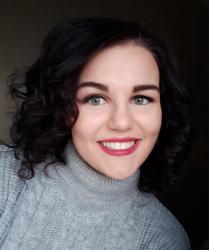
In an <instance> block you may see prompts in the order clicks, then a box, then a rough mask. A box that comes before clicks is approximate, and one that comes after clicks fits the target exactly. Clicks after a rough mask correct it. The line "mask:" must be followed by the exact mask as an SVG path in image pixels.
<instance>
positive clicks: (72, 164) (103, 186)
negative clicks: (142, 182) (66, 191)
mask: <svg viewBox="0 0 209 250" xmlns="http://www.w3.org/2000/svg"><path fill="white" fill-rule="evenodd" d="M64 155H65V160H66V166H64V167H63V168H58V169H57V171H58V172H59V174H60V175H61V177H62V178H63V179H64V180H65V182H67V183H68V185H69V186H70V187H71V188H72V189H73V190H74V191H76V193H78V194H80V195H82V196H85V197H88V198H93V199H97V200H106V201H113V200H119V199H121V198H122V199H123V198H125V197H128V196H130V195H131V194H134V193H136V191H138V181H139V175H140V171H139V170H137V171H136V172H135V173H134V174H133V175H132V176H130V177H128V178H127V179H125V180H115V179H112V178H110V177H107V176H105V175H103V174H101V173H100V172H98V171H96V170H94V169H93V168H92V167H90V166H89V165H88V164H87V163H86V162H85V161H84V160H83V159H82V158H81V157H80V155H79V154H78V152H77V151H76V149H75V147H74V145H73V143H72V142H70V143H68V145H67V147H66V150H65V154H64Z"/></svg>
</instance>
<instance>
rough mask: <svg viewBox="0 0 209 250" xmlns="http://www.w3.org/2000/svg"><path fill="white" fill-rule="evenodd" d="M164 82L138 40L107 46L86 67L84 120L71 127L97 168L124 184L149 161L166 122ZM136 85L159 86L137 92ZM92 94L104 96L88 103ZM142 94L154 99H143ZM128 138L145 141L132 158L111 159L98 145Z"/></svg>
mask: <svg viewBox="0 0 209 250" xmlns="http://www.w3.org/2000/svg"><path fill="white" fill-rule="evenodd" d="M159 81H160V74H159V69H158V66H157V63H156V61H155V59H154V57H153V56H152V54H151V52H150V51H149V50H147V49H146V48H143V47H141V46H139V45H138V44H136V43H135V42H134V41H130V42H126V43H123V44H118V45H114V46H112V47H108V48H105V49H103V50H102V51H101V52H98V53H97V54H96V55H95V56H94V57H93V58H92V59H91V60H90V61H89V62H88V63H87V65H86V66H85V67H84V69H83V71H82V72H81V74H80V78H79V82H78V84H79V86H80V88H79V89H78V91H77V94H76V101H77V105H78V108H79V116H78V119H77V121H76V123H75V124H74V126H73V128H72V139H73V142H74V145H75V147H76V149H77V151H78V153H79V154H80V156H81V157H82V158H83V159H84V160H85V161H86V162H87V163H88V164H89V165H90V166H91V167H92V168H94V169H95V170H97V171H98V172H100V173H102V174H104V175H106V176H109V177H111V178H113V179H118V180H122V179H126V178H128V177H129V176H131V175H133V174H134V173H135V172H136V171H137V169H138V168H139V167H140V166H141V165H142V164H143V162H144V161H145V160H146V159H147V157H148V156H149V154H150V152H151V151H152V149H153V147H154V145H155V143H156V140H157V138H158V135H159V132H160V128H161V123H162V109H161V104H160V94H159ZM86 82H88V83H87V84H86ZM89 82H96V83H99V84H103V85H105V86H106V87H108V90H109V91H108V92H107V91H105V90H102V89H98V88H97V86H89V85H91V84H89ZM136 85H137V86H138V85H139V86H142V85H152V86H154V87H153V88H150V89H149V87H148V89H145V90H138V91H137V92H135V93H133V88H134V87H135V86H136ZM81 86H82V87H81ZM139 88H140V87H139ZM89 95H99V96H102V97H93V98H91V99H87V98H88V96H89ZM142 95H143V96H146V97H148V98H151V101H150V100H149V99H147V98H143V97H142V98H140V96H142ZM124 137H134V138H138V139H140V144H139V146H138V147H137V149H136V150H135V151H134V152H133V153H131V154H129V155H123V156H112V155H109V154H107V153H105V152H104V151H103V150H102V149H101V147H100V145H99V143H98V141H101V140H105V139H109V138H124Z"/></svg>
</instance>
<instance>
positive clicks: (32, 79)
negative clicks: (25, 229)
mask: <svg viewBox="0 0 209 250" xmlns="http://www.w3.org/2000/svg"><path fill="white" fill-rule="evenodd" d="M130 40H133V41H135V42H137V43H138V44H139V46H142V47H144V48H146V49H148V50H149V51H150V52H151V53H152V55H153V56H154V58H155V59H156V62H157V64H158V67H159V71H160V96H161V106H162V112H163V121H162V127H161V131H160V134H159V138H158V142H157V143H156V145H155V147H154V149H153V151H152V152H151V154H150V156H149V157H148V159H147V160H146V161H145V162H144V164H143V165H142V166H141V175H140V181H139V187H140V188H141V189H142V190H144V191H149V192H155V191H161V190H165V189H167V188H168V187H169V186H171V185H172V184H174V183H175V182H176V180H178V177H179V176H180V173H181V171H180V170H181V169H182V162H183V160H184V159H185V157H186V156H187V155H188V152H189V151H190V149H191V138H192V137H191V133H192V129H191V116H190V113H191V111H190V106H191V103H190V101H189V97H188V94H187V91H186V89H185V86H184V83H183V82H182V79H181V76H180V74H179V69H178V63H177V60H176V57H175V56H174V53H173V52H172V51H171V49H170V48H169V47H168V45H167V44H166V43H165V42H164V41H163V40H162V38H160V37H159V36H158V35H157V34H155V33H154V32H153V31H151V30H150V29H148V28H145V27H142V26H141V25H139V24H138V23H136V22H127V21H122V20H118V19H115V18H82V19H75V20H70V21H69V20H67V21H65V22H63V23H62V24H60V25H59V26H57V27H56V28H55V29H53V30H52V31H51V32H50V33H49V35H48V36H47V37H46V38H45V40H44V43H43V46H42V51H41V55H40V57H39V58H38V60H37V61H36V62H35V63H34V64H33V65H32V66H31V67H29V68H28V69H27V70H26V71H25V72H24V74H23V77H20V72H18V71H16V72H14V74H12V75H11V76H10V78H9V92H10V94H11V96H12V98H13V99H14V100H20V99H21V100H22V101H21V104H20V105H18V107H19V108H18V109H17V110H16V113H15V114H14V121H13V125H12V127H11V131H10V135H11V140H12V143H13V146H12V147H14V148H15V152H16V157H17V158H18V157H19V153H20V152H21V155H22V156H23V158H22V165H21V168H20V169H19V172H18V175H19V177H20V178H22V179H29V178H32V177H33V176H34V175H35V168H36V166H37V164H38V163H40V162H43V161H45V160H47V159H50V162H48V164H46V167H48V166H49V164H50V163H53V162H63V163H64V162H65V160H64V158H63V151H64V149H65V146H66V144H67V142H68V140H69V139H70V138H71V128H72V126H73V124H74V123H75V122H76V119H77V117H78V115H79V110H78V108H77V106H76V103H75V94H76V89H77V82H78V77H79V73H80V72H81V70H82V69H83V67H85V65H86V63H87V62H88V61H89V60H90V59H91V58H92V56H93V55H94V54H95V53H97V52H99V51H101V50H102V49H103V48H105V47H108V46H112V45H114V44H119V43H123V42H126V41H130Z"/></svg>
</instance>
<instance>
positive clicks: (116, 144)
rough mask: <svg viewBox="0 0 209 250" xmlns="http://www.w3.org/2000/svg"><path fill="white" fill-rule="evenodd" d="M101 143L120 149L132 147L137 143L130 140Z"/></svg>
mask: <svg viewBox="0 0 209 250" xmlns="http://www.w3.org/2000/svg"><path fill="white" fill-rule="evenodd" d="M101 144H102V145H103V146H104V147H107V148H110V149H116V150H119V149H128V148H131V147H132V146H133V145H134V144H135V141H130V142H101Z"/></svg>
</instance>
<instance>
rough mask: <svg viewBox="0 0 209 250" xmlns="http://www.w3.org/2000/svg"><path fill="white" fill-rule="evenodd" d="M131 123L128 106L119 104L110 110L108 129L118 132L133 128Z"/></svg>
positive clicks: (132, 122)
mask: <svg viewBox="0 0 209 250" xmlns="http://www.w3.org/2000/svg"><path fill="white" fill-rule="evenodd" d="M133 124H134V121H133V117H132V114H131V112H130V110H129V109H128V107H126V106H122V105H119V106H117V107H115V108H113V109H112V110H111V114H110V116H109V119H108V123H107V125H108V128H109V129H111V130H115V131H119V132H123V131H129V130H131V129H132V128H133Z"/></svg>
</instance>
